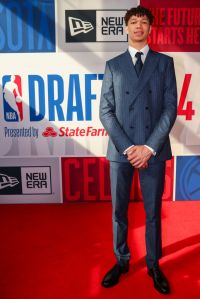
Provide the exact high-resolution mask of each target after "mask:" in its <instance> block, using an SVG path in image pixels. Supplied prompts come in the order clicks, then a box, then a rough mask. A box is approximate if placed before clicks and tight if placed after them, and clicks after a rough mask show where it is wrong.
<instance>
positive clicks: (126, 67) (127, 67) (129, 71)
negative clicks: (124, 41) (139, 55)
mask: <svg viewBox="0 0 200 299" xmlns="http://www.w3.org/2000/svg"><path fill="white" fill-rule="evenodd" d="M119 64H120V68H121V70H122V71H123V73H124V76H125V77H126V82H129V85H131V86H132V87H133V86H135V84H136V83H137V81H138V79H139V78H138V76H137V73H136V71H135V67H134V64H133V61H132V57H131V55H130V53H129V51H128V50H127V51H126V52H125V53H124V55H122V57H121V61H120V63H119Z"/></svg>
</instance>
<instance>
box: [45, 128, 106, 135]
mask: <svg viewBox="0 0 200 299" xmlns="http://www.w3.org/2000/svg"><path fill="white" fill-rule="evenodd" d="M42 136H44V137H56V136H58V137H88V136H90V137H96V136H98V137H99V136H101V137H104V136H108V133H107V132H106V130H105V129H104V128H95V127H92V126H88V127H86V128H81V127H74V128H70V127H60V128H58V132H56V131H55V130H54V128H52V127H47V128H46V129H45V130H44V132H43V133H42Z"/></svg>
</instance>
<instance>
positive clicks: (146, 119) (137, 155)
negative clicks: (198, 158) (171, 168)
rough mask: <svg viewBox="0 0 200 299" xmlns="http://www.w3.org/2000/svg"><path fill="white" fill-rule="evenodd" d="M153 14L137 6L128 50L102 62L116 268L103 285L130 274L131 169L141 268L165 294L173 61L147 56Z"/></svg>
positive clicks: (129, 22) (129, 24)
mask: <svg viewBox="0 0 200 299" xmlns="http://www.w3.org/2000/svg"><path fill="white" fill-rule="evenodd" d="M152 22H153V15H152V13H151V12H150V11H149V10H148V9H146V8H144V7H141V6H138V7H136V8H132V9H130V10H128V11H127V13H126V15H125V23H126V30H127V34H128V50H127V51H126V52H125V53H123V54H121V55H119V56H117V57H114V58H113V59H111V60H109V61H107V63H106V68H105V74H104V80H103V84H102V91H101V101H100V119H101V122H102V124H103V126H104V127H105V129H106V130H107V132H108V134H109V144H108V151H107V158H108V159H109V160H110V179H111V194H112V209H113V214H112V222H113V243H114V253H115V256H116V259H117V263H116V264H115V265H114V267H113V268H112V269H111V270H110V271H109V272H108V273H107V274H106V275H105V277H104V279H103V281H102V286H104V287H111V286H113V285H115V284H117V283H118V281H119V278H120V276H121V274H124V273H127V272H128V270H129V260H130V251H129V248H128V244H127V235H128V220H127V212H128V202H129V196H130V189H131V183H132V177H133V173H134V169H135V168H137V169H139V177H140V184H141V189H142V195H143V199H144V207H145V212H146V234H145V237H146V263H147V271H148V274H149V275H150V276H151V277H152V279H153V282H154V287H155V288H156V289H157V290H158V291H159V292H160V293H162V294H168V293H170V287H169V283H168V281H167V279H166V277H165V276H164V274H163V273H162V271H161V269H160V267H159V259H160V258H161V256H162V244H161V199H162V194H163V190H164V179H165V161H166V160H168V159H171V157H172V153H171V147H170V141H169V132H170V130H171V128H172V126H173V124H174V122H175V119H176V113H177V89H176V78H175V71H174V64H173V59H172V58H171V57H169V56H167V55H164V54H161V53H157V52H154V51H152V50H151V49H150V48H149V46H148V42H147V41H148V36H149V33H150V31H151V25H152Z"/></svg>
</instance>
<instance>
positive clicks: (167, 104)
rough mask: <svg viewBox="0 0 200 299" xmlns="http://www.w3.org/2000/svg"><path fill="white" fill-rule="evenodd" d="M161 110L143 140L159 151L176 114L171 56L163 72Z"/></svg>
mask: <svg viewBox="0 0 200 299" xmlns="http://www.w3.org/2000/svg"><path fill="white" fill-rule="evenodd" d="M163 96H164V99H163V103H164V104H163V112H162V114H161V116H160V119H159V120H158V123H157V125H156V126H155V128H154V130H153V132H152V134H151V135H150V136H149V138H148V140H147V141H146V142H145V144H146V145H147V146H150V147H151V148H153V149H154V151H155V152H159V151H160V150H161V148H162V146H163V145H164V143H165V141H166V140H167V138H168V136H169V132H170V131H171V128H172V126H173V124H174V122H175V120H176V116H177V87H176V77H175V70H174V63H173V58H170V61H169V63H168V65H167V69H166V74H165V86H164V95H163Z"/></svg>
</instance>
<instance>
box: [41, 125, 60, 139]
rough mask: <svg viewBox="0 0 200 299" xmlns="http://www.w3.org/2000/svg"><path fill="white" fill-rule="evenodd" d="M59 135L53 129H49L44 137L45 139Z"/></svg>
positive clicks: (43, 134) (44, 133)
mask: <svg viewBox="0 0 200 299" xmlns="http://www.w3.org/2000/svg"><path fill="white" fill-rule="evenodd" d="M57 135H58V134H57V132H56V131H55V130H54V128H52V127H47V128H46V129H45V130H44V132H43V133H42V136H44V137H56V136H57Z"/></svg>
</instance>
